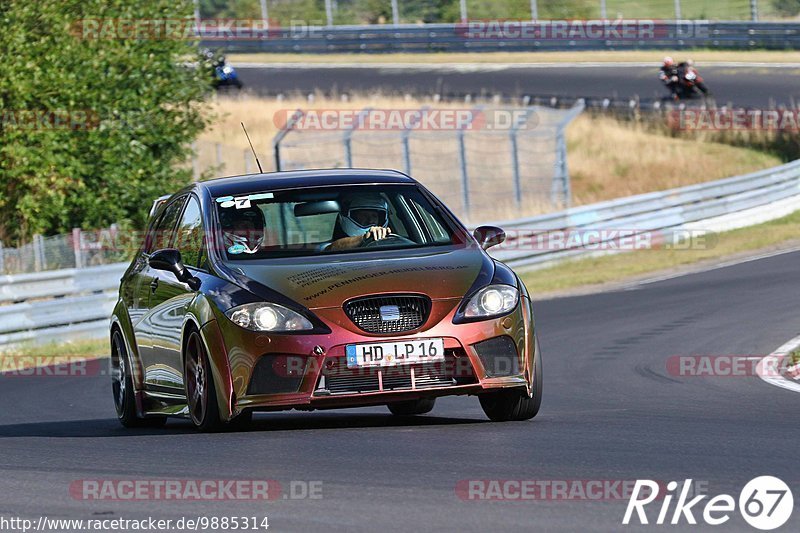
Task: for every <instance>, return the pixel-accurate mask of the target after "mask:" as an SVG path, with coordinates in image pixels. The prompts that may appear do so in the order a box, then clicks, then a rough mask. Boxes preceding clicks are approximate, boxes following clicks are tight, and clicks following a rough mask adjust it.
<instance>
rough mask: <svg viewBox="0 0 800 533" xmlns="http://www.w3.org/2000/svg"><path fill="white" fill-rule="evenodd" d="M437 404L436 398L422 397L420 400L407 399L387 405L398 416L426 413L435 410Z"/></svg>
mask: <svg viewBox="0 0 800 533" xmlns="http://www.w3.org/2000/svg"><path fill="white" fill-rule="evenodd" d="M434 405H436V398H420V399H419V400H407V401H404V402H392V403H390V404H387V405H386V407H388V408H389V411H391V412H392V414H393V415H396V416H413V415H424V414H425V413H430V412H431V411H432V410H433V406H434Z"/></svg>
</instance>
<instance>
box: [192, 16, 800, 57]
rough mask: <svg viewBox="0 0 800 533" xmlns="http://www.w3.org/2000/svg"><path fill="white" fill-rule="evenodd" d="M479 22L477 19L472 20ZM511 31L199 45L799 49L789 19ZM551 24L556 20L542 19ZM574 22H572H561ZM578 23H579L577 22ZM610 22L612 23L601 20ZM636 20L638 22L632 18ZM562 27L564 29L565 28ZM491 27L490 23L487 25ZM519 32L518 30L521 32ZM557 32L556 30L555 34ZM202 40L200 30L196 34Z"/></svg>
mask: <svg viewBox="0 0 800 533" xmlns="http://www.w3.org/2000/svg"><path fill="white" fill-rule="evenodd" d="M477 22H478V23H479V24H480V23H481V22H480V21H477ZM511 22H512V23H513V24H515V25H516V26H515V27H514V28H513V29H512V31H507V32H505V33H503V30H502V24H504V21H497V24H499V25H501V26H500V28H501V29H500V32H499V36H497V35H498V33H497V32H496V31H495V30H492V31H495V33H491V32H490V31H489V30H487V33H486V34H485V35H479V36H478V37H476V36H474V34H471V33H469V31H470V30H469V28H470V27H469V23H467V24H424V25H422V24H420V25H417V24H401V25H397V26H393V25H386V26H332V27H324V26H311V27H303V28H302V31H297V29H295V28H291V27H285V28H270V30H269V32H268V35H267V36H265V37H264V38H263V39H251V40H243V39H235V38H231V39H230V40H220V39H219V37H218V36H209V37H210V38H211V37H213V40H202V46H205V47H209V48H219V47H222V48H225V49H226V50H227V51H229V52H249V53H252V52H269V53H317V54H320V53H322V54H324V53H344V52H359V53H386V52H445V51H446V52H492V51H495V52H496V51H506V52H513V51H537V50H607V49H620V50H624V49H664V48H668V49H675V48H678V49H683V48H718V49H747V48H759V49H772V50H775V49H797V48H800V24H799V23H790V22H709V21H696V20H695V21H652V22H653V23H654V24H655V25H656V29H657V31H655V32H653V34H652V36H650V35H645V34H643V35H640V38H625V37H623V36H622V35H621V34H620V36H619V37H617V38H615V34H614V33H613V32H612V33H611V35H610V36H611V38H592V35H594V34H593V33H592V31H590V30H591V29H592V28H591V27H589V26H588V25H587V26H586V28H584V30H583V31H584V32H585V33H583V34H581V32H580V31H579V32H578V35H575V34H574V32H573V33H570V32H569V31H566V32H564V35H565V36H564V37H561V36H559V37H553V38H531V37H526V36H529V35H534V32H533V30H532V29H531V31H530V32H524V30H523V31H521V32H520V34H521V35H522V36H520V37H516V35H518V33H517V28H518V27H526V25H531V26H530V27H531V28H534V27H535V26H534V25H535V24H536V23H533V22H514V21H511ZM546 22H547V23H548V24H550V25H552V24H554V23H555V22H557V21H546ZM562 22H564V24H575V21H562ZM578 22H580V21H578ZM607 22H608V23H611V24H613V23H615V22H617V21H613V20H610V21H607ZM632 22H634V23H640V22H641V21H632ZM571 27H572V26H568V27H567V28H571ZM489 29H491V27H489ZM523 32H524V33H523ZM556 35H559V34H556ZM200 38H201V39H202V38H203V36H202V34H201V35H200Z"/></svg>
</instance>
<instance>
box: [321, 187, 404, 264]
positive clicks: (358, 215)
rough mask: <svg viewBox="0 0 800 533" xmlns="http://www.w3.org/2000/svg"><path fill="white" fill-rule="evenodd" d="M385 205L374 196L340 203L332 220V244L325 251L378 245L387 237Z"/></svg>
mask: <svg viewBox="0 0 800 533" xmlns="http://www.w3.org/2000/svg"><path fill="white" fill-rule="evenodd" d="M391 232H392V230H391V229H390V228H389V204H388V202H387V201H386V199H385V198H384V197H383V196H381V195H380V194H378V193H356V194H353V195H352V196H350V197H348V198H346V199H345V200H344V201H343V202H342V210H341V212H340V213H339V215H338V216H337V217H336V225H335V227H334V234H333V237H334V241H333V242H331V243H330V245H328V247H327V248H326V250H330V251H333V250H347V249H351V248H357V247H359V246H363V245H365V244H367V243H369V242H371V241H380V240H382V239H385V238H386V237H388V236H389V235H390V234H391Z"/></svg>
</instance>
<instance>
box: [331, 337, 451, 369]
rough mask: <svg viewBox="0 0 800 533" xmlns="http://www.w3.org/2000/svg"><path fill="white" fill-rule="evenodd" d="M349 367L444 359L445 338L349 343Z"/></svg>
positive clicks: (428, 361)
mask: <svg viewBox="0 0 800 533" xmlns="http://www.w3.org/2000/svg"><path fill="white" fill-rule="evenodd" d="M345 353H346V354H347V368H364V367H370V366H397V365H410V364H412V363H432V362H436V361H444V339H419V340H410V341H405V342H377V343H369V344H348V345H347V346H346V347H345Z"/></svg>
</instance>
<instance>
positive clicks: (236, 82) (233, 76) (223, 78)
mask: <svg viewBox="0 0 800 533" xmlns="http://www.w3.org/2000/svg"><path fill="white" fill-rule="evenodd" d="M214 75H215V76H216V79H215V80H214V87H215V88H216V89H219V88H221V87H236V88H237V89H241V88H242V80H240V79H239V74H237V73H236V69H235V68H233V67H232V66H230V65H225V64H224V60H223V64H222V65H217V66H216V67H214Z"/></svg>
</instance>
